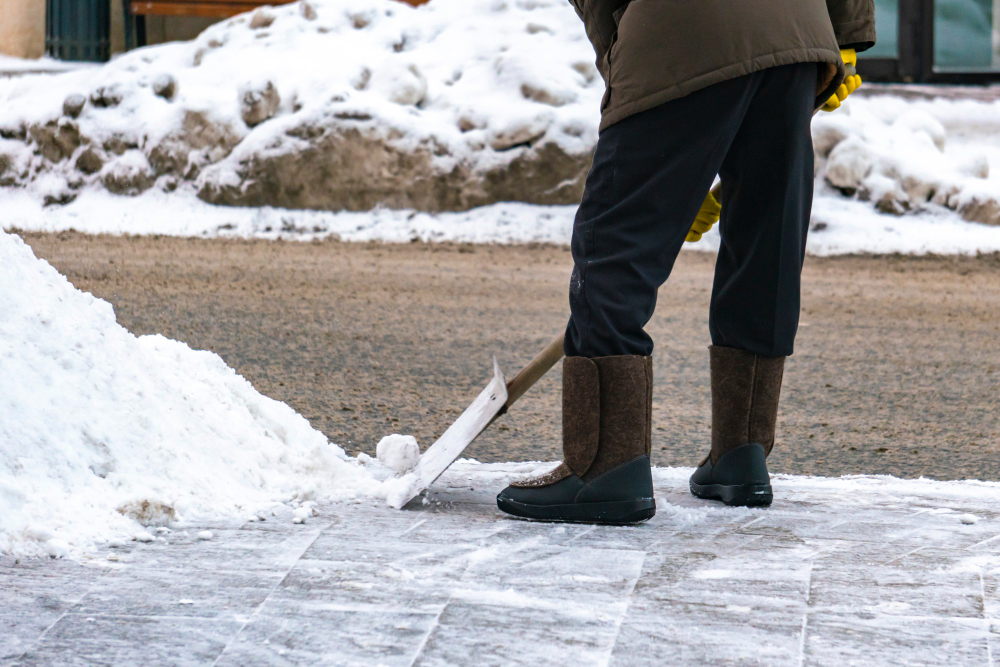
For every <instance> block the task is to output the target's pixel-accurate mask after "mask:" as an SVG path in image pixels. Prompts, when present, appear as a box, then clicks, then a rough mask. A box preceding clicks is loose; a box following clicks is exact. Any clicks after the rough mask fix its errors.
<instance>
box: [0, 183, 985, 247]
mask: <svg viewBox="0 0 1000 667" xmlns="http://www.w3.org/2000/svg"><path fill="white" fill-rule="evenodd" d="M0 196H3V195H0ZM3 207H4V210H3V212H2V213H0V225H2V226H3V227H5V228H7V229H22V230H26V231H48V232H56V231H66V230H76V231H80V232H85V233H91V234H101V233H104V234H163V235H170V236H196V237H202V238H215V237H236V238H261V239H278V238H280V239H286V240H314V239H325V238H337V239H341V240H343V241H385V242H389V243H408V242H410V241H414V240H417V241H428V242H460V243H503V244H508V243H552V244H556V245H567V244H568V243H569V240H570V235H571V234H572V231H573V216H574V215H575V214H576V207H575V206H540V205H532V204H523V203H516V202H510V203H503V204H493V205H490V206H482V207H478V208H474V209H471V210H469V211H462V212H456V213H423V212H419V211H413V210H390V209H375V210H373V211H368V212H364V213H360V212H359V213H354V212H340V213H330V212H326V211H297V210H289V209H280V208H271V207H261V208H246V207H235V206H215V205H211V204H206V203H205V202H202V201H200V200H198V199H197V198H196V197H194V196H193V195H184V194H180V193H172V194H165V193H161V192H147V193H145V194H143V195H141V196H138V197H129V198H126V197H116V196H114V195H111V194H108V193H102V192H97V191H91V192H85V193H82V194H81V195H80V196H79V197H78V198H77V199H76V200H75V201H73V202H72V203H70V204H67V205H66V206H58V207H56V206H53V207H43V206H42V205H41V203H40V202H38V201H37V200H36V199H35V198H33V197H31V196H30V195H29V194H27V193H18V194H16V195H10V196H4V199H3ZM811 227H812V231H811V232H810V234H809V241H808V246H807V250H808V252H809V253H810V254H813V255H837V254H849V253H907V254H926V253H939V254H962V255H969V254H972V255H974V254H976V253H979V252H983V253H989V252H1000V227H993V226H988V225H980V224H970V223H967V222H965V221H963V220H962V219H961V218H959V217H958V216H957V215H955V213H953V212H951V211H946V210H942V209H939V208H933V209H931V210H926V211H923V212H920V213H913V214H909V215H906V216H902V217H896V216H891V215H884V214H881V213H879V212H877V211H876V210H875V209H874V208H872V207H871V206H870V205H869V204H868V203H867V202H860V201H850V200H845V199H844V198H843V197H842V196H840V195H838V194H831V193H825V194H824V193H823V192H822V191H821V192H820V193H819V196H817V198H816V202H815V206H814V207H813V222H812V226H811ZM718 247H719V234H718V231H717V229H715V230H713V231H711V232H709V233H708V234H706V235H705V236H704V237H703V238H702V240H701V241H699V242H698V243H694V244H691V243H686V244H684V249H685V250H688V251H707V252H714V251H715V250H717V249H718Z"/></svg>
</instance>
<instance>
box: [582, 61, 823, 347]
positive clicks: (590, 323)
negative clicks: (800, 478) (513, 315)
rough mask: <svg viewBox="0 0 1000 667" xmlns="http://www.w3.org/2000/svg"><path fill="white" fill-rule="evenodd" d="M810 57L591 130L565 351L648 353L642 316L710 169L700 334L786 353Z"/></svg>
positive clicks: (795, 301) (803, 181)
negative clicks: (710, 234) (711, 225)
mask: <svg viewBox="0 0 1000 667" xmlns="http://www.w3.org/2000/svg"><path fill="white" fill-rule="evenodd" d="M817 73H818V69H817V65H815V64H812V63H807V64H799V65H786V66H782V67H774V68H771V69H766V70H762V71H760V72H756V73H753V74H748V75H746V76H742V77H739V78H736V79H732V80H730V81H726V82H723V83H719V84H716V85H713V86H710V87H708V88H704V89H702V90H699V91H697V92H694V93H691V94H690V95H688V96H686V97H683V98H680V99H677V100H672V101H670V102H667V103H666V104H663V105H661V106H659V107H656V108H653V109H650V110H648V111H644V112H641V113H638V114H635V115H633V116H630V117H628V118H626V119H624V120H622V121H620V122H619V123H616V124H615V125H612V126H611V127H608V128H607V129H605V130H604V131H603V132H602V133H601V135H600V138H599V140H598V142H597V151H596V154H595V156H594V164H593V167H592V168H591V170H590V174H589V175H588V177H587V184H586V188H585V191H584V195H583V201H582V202H581V204H580V209H579V211H578V212H577V215H576V220H575V222H574V226H573V240H572V252H573V260H574V264H575V266H574V269H573V275H572V278H571V281H570V292H569V301H570V311H571V316H570V321H569V325H568V326H567V329H566V342H565V351H566V355H567V356H585V357H603V356H611V355H619V354H641V355H648V354H651V353H652V351H653V341H652V340H651V339H650V337H649V336H648V335H647V334H646V332H645V331H644V330H643V327H644V326H645V325H646V323H647V322H649V319H650V318H651V317H652V316H653V309H654V308H655V306H656V293H657V290H658V289H659V287H660V285H662V284H663V283H664V282H666V280H667V278H668V277H669V276H670V271H671V269H672V268H673V265H674V261H675V260H676V259H677V254H678V253H679V252H680V250H681V246H682V245H683V244H684V237H685V236H686V235H687V232H688V230H689V229H690V227H691V223H692V221H693V220H694V218H695V215H697V213H698V209H699V207H700V206H701V203H702V200H703V199H704V197H705V194H706V193H707V192H708V190H709V188H710V187H711V186H712V182H713V180H714V178H715V175H716V174H719V176H720V178H721V179H722V202H721V203H722V219H721V220H720V222H719V227H720V232H721V234H722V247H721V249H720V250H719V255H718V259H717V260H716V265H715V283H714V286H713V289H712V303H711V309H710V312H709V331H710V332H711V335H712V343H713V345H717V346H722V347H735V348H740V349H743V350H748V351H750V352H753V353H756V354H760V355H764V356H771V357H774V356H785V355H790V354H791V353H792V346H793V342H794V340H795V332H796V330H797V329H798V321H799V287H800V275H801V272H802V261H803V259H804V257H805V244H806V233H807V231H808V227H809V213H810V209H811V208H812V195H813V149H812V136H811V134H810V131H809V125H810V120H811V119H812V113H813V105H814V100H815V97H816V80H817Z"/></svg>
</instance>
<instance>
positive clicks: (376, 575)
mask: <svg viewBox="0 0 1000 667" xmlns="http://www.w3.org/2000/svg"><path fill="white" fill-rule="evenodd" d="M530 467H531V465H530V464H503V465H478V464H474V463H468V462H466V463H460V464H458V465H457V466H456V467H454V468H453V469H452V470H451V471H450V472H449V473H447V474H446V475H445V477H443V478H442V479H441V480H440V481H439V482H438V483H437V484H436V485H435V487H434V489H433V491H432V492H431V494H430V496H429V500H428V503H426V504H424V505H417V506H416V507H414V508H411V509H407V510H403V511H395V510H391V509H388V508H386V507H384V506H383V505H381V504H377V503H370V502H362V503H359V504H351V505H342V504H335V505H326V504H324V505H321V506H320V508H319V509H320V511H319V516H317V517H312V518H309V519H308V520H307V521H306V522H305V523H304V524H292V523H291V522H290V521H289V516H288V513H287V512H286V513H285V514H280V513H279V515H278V516H269V517H268V520H267V521H266V522H263V523H261V522H252V523H244V524H239V523H222V524H219V523H214V524H205V525H200V526H191V527H188V528H186V529H184V530H173V531H171V532H166V533H163V534H161V535H159V536H158V537H157V539H156V541H154V542H151V543H148V544H143V543H129V544H127V545H125V546H122V547H116V548H106V549H102V550H101V551H100V552H99V553H95V554H93V555H92V556H91V557H90V558H88V559H87V560H84V561H82V562H74V561H65V560H63V561H24V562H22V563H19V564H15V563H14V562H13V561H12V559H10V558H7V559H0V576H2V577H3V579H4V586H3V589H2V590H0V626H2V627H3V628H4V629H5V632H4V633H2V634H0V663H2V664H11V665H13V664H17V665H40V664H56V663H58V664H83V663H87V664H93V663H113V664H138V663H143V664H171V665H194V664H209V663H212V664H218V665H300V664H301V665H317V664H324V665H415V664H416V665H454V664H470V663H469V660H470V656H475V664H479V665H499V664H536V665H549V664H552V665H555V664H559V665H566V664H573V665H607V664H621V665H646V664H648V665H664V664H687V665H695V664H699V665H709V664H712V665H714V664H739V665H751V664H761V665H771V666H773V665H831V666H837V667H841V666H844V665H880V666H888V665H947V666H948V667H955V666H958V665H982V666H984V667H985V666H987V665H991V664H994V663H993V660H994V658H993V656H994V654H995V652H996V651H997V650H998V648H1000V645H998V643H997V642H998V636H997V628H1000V620H998V619H1000V514H998V512H997V505H998V502H1000V485H997V484H984V483H973V482H929V481H899V480H892V479H884V478H882V479H879V478H848V479H839V480H838V479H817V478H802V477H784V476H778V477H777V478H776V479H775V490H776V501H775V504H774V506H773V507H771V508H769V509H758V510H747V509H731V508H724V507H722V506H719V505H716V504H712V503H710V502H708V501H701V500H697V499H695V498H693V497H692V496H691V495H690V494H689V493H688V492H687V489H686V481H687V476H688V475H689V474H690V470H687V469H658V470H656V472H655V480H656V496H657V505H658V514H657V515H656V517H654V518H653V519H652V520H651V521H649V522H648V523H646V524H643V525H641V526H637V527H626V528H616V527H592V526H577V525H553V524H540V523H529V522H524V521H518V520H513V519H509V518H506V517H504V516H503V515H502V514H500V513H499V512H498V510H497V509H496V507H495V505H494V501H493V496H494V494H495V493H496V492H497V491H499V490H500V489H501V488H502V487H503V485H504V484H505V482H506V480H507V479H508V478H509V477H510V475H511V474H516V473H520V472H523V471H525V470H526V469H528V468H530ZM966 522H972V523H966ZM205 529H207V530H210V531H211V532H212V537H211V539H207V540H205V539H198V532H200V531H201V530H205Z"/></svg>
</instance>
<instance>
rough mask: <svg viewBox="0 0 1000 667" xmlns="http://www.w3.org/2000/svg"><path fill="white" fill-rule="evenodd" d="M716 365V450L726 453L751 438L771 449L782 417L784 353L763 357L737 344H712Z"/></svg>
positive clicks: (718, 455) (713, 457)
mask: <svg viewBox="0 0 1000 667" xmlns="http://www.w3.org/2000/svg"><path fill="white" fill-rule="evenodd" d="M709 358H710V360H711V366H712V451H711V454H710V455H709V456H710V458H711V460H712V464H713V465H714V464H716V463H717V462H718V461H719V458H721V457H722V455H723V454H726V453H727V452H729V451H731V450H733V449H735V448H737V447H739V446H740V445H745V444H748V443H751V442H755V443H757V444H759V445H763V446H764V451H765V452H767V453H768V454H770V453H771V448H772V447H774V431H775V426H776V424H777V421H778V399H779V397H780V395H781V378H782V375H783V374H784V369H785V358H784V357H762V356H760V355H758V354H753V353H751V352H747V351H746V350H740V349H737V348H734V347H715V346H712V347H710V348H709Z"/></svg>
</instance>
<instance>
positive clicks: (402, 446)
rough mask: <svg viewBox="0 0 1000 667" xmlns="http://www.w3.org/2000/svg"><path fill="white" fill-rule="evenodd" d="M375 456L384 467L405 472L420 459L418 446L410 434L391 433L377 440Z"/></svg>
mask: <svg viewBox="0 0 1000 667" xmlns="http://www.w3.org/2000/svg"><path fill="white" fill-rule="evenodd" d="M375 456H376V457H377V458H378V460H379V462H380V463H381V464H382V465H384V466H385V467H386V468H389V469H390V470H393V471H395V472H406V471H408V470H412V469H413V467H414V466H416V465H417V461H419V460H420V446H419V445H418V444H417V439H416V438H414V437H413V436H412V435H400V434H398V433H393V434H392V435H387V436H385V437H384V438H382V439H381V440H379V443H378V445H376V447H375Z"/></svg>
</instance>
